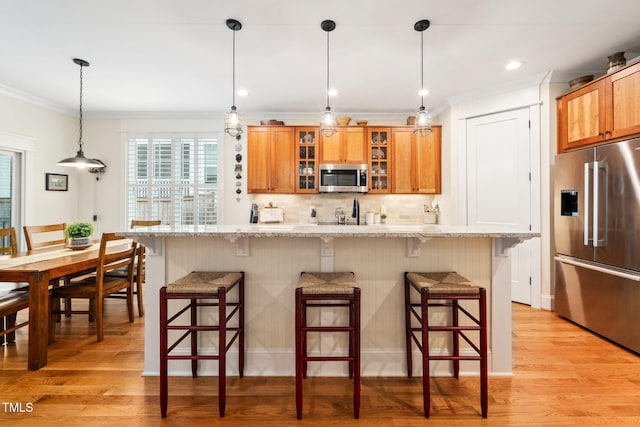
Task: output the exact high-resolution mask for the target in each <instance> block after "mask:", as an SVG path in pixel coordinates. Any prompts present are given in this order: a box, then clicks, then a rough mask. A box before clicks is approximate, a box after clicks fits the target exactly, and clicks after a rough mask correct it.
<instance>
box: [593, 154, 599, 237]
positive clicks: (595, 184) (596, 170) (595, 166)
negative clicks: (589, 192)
mask: <svg viewBox="0 0 640 427" xmlns="http://www.w3.org/2000/svg"><path fill="white" fill-rule="evenodd" d="M598 163H599V162H598V161H595V162H593V247H594V248H597V247H598V203H599V202H598V190H599V189H598V176H599V175H600V174H599V172H600V165H599V164H598Z"/></svg>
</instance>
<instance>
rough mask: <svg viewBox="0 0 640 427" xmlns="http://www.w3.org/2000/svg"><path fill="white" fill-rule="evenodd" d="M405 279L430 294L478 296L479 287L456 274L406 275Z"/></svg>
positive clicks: (450, 272)
mask: <svg viewBox="0 0 640 427" xmlns="http://www.w3.org/2000/svg"><path fill="white" fill-rule="evenodd" d="M407 279H408V280H409V281H410V282H411V283H413V284H414V285H415V286H417V287H419V288H420V289H423V288H428V289H427V291H428V292H429V293H430V294H469V295H472V294H478V293H480V286H478V285H476V284H474V283H473V282H471V281H470V280H469V279H467V278H465V277H463V276H461V275H459V274H458V273H456V272H453V271H449V272H435V273H431V272H427V273H407Z"/></svg>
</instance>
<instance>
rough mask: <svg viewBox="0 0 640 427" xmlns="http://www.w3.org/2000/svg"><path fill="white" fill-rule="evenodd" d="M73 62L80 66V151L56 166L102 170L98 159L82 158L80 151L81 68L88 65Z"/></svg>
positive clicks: (81, 60)
mask: <svg viewBox="0 0 640 427" xmlns="http://www.w3.org/2000/svg"><path fill="white" fill-rule="evenodd" d="M73 62H75V63H76V64H78V65H79V66H80V138H79V140H78V145H79V146H80V149H79V150H78V152H77V153H76V155H75V157H69V158H67V159H64V160H60V161H59V162H58V163H57V164H58V166H70V167H74V168H100V169H102V168H104V167H105V164H104V163H102V162H101V161H100V160H98V159H88V158H86V157H85V156H84V151H83V150H82V146H83V145H84V142H83V141H82V68H84V67H88V66H89V63H88V62H87V61H85V60H84V59H78V58H74V60H73Z"/></svg>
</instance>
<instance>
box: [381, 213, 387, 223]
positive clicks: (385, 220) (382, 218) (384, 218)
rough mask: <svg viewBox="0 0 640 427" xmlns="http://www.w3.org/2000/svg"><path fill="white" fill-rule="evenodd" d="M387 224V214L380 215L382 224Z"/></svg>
mask: <svg viewBox="0 0 640 427" xmlns="http://www.w3.org/2000/svg"><path fill="white" fill-rule="evenodd" d="M386 223H387V214H380V224H386Z"/></svg>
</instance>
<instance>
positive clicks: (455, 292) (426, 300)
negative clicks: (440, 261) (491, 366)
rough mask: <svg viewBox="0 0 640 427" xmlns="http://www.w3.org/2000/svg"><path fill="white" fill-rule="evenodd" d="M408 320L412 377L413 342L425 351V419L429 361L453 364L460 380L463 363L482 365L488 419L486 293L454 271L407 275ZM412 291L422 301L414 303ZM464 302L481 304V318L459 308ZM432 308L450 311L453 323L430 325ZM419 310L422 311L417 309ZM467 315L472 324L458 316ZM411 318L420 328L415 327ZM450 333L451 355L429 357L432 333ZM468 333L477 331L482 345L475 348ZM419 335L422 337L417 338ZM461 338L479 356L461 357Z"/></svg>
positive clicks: (483, 401)
mask: <svg viewBox="0 0 640 427" xmlns="http://www.w3.org/2000/svg"><path fill="white" fill-rule="evenodd" d="M404 276H405V280H404V284H405V287H404V289H405V291H404V296H405V321H406V332H407V333H406V341H407V371H408V376H409V378H411V376H412V351H411V342H412V341H415V343H416V345H417V346H418V349H419V350H420V351H421V352H422V393H423V405H424V416H425V418H429V412H430V409H431V395H430V390H429V361H430V360H451V361H453V375H454V377H455V378H458V375H459V372H460V361H461V360H477V361H479V362H480V406H481V408H482V417H483V418H487V406H488V404H487V402H488V394H487V298H486V290H485V289H484V288H482V287H480V286H477V285H475V284H473V283H472V282H470V281H469V280H467V279H465V278H464V277H462V276H461V275H459V274H457V273H455V272H440V273H409V272H406V273H405V275H404ZM412 288H413V289H414V290H415V291H417V292H418V293H419V294H420V302H419V303H412V302H411V295H410V294H411V290H412ZM461 300H474V301H478V310H479V318H478V317H475V316H474V315H472V314H471V313H470V312H469V311H467V310H466V309H465V308H463V307H462V306H460V305H459V303H458V302H459V301H461ZM430 307H449V308H451V324H450V325H446V326H440V325H430V324H429V308H430ZM417 308H419V309H417ZM460 313H462V314H464V315H465V316H466V317H467V318H468V319H470V320H471V323H473V324H472V325H469V326H467V325H461V324H460V322H459V314H460ZM412 317H413V318H415V319H416V320H417V321H418V323H419V326H417V327H414V326H412V320H411V319H412ZM442 331H445V332H451V333H452V338H453V350H452V352H451V354H448V355H437V356H436V355H431V354H429V332H442ZM467 331H477V332H478V334H479V344H478V345H476V344H475V343H474V342H473V341H471V340H470V339H469V337H468V336H467V333H466V332H467ZM416 332H419V333H420V334H419V336H420V338H418V334H416ZM460 337H462V338H463V339H464V340H465V341H466V342H467V343H468V344H469V346H470V347H471V348H473V350H474V351H475V353H476V354H471V355H464V356H462V355H460Z"/></svg>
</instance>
